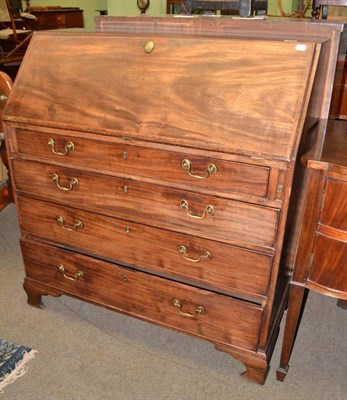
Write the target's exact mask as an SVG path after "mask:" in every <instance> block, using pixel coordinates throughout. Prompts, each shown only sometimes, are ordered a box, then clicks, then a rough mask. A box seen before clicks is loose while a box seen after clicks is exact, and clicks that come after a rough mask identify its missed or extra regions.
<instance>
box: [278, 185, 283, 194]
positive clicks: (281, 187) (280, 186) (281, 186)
mask: <svg viewBox="0 0 347 400" xmlns="http://www.w3.org/2000/svg"><path fill="white" fill-rule="evenodd" d="M282 191H283V185H278V186H277V192H279V193H281V192H282Z"/></svg>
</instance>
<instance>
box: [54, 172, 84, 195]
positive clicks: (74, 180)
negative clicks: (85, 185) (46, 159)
mask: <svg viewBox="0 0 347 400" xmlns="http://www.w3.org/2000/svg"><path fill="white" fill-rule="evenodd" d="M59 179H60V178H59V175H58V174H55V173H54V174H52V181H53V182H55V184H56V185H57V187H58V188H59V189H60V190H64V191H65V192H69V191H70V190H72V189H74V188H76V187H77V186H78V179H77V178H71V180H70V184H69V187H64V186H60V183H59Z"/></svg>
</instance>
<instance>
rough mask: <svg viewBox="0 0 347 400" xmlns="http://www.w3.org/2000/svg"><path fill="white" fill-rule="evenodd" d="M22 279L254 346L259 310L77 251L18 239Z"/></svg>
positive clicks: (225, 340) (169, 324)
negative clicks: (22, 270)
mask: <svg viewBox="0 0 347 400" xmlns="http://www.w3.org/2000/svg"><path fill="white" fill-rule="evenodd" d="M21 246H22V252H23V258H24V264H25V268H26V274H27V277H28V278H30V279H32V280H36V281H38V282H41V283H43V284H46V285H49V286H52V287H54V288H56V289H58V290H59V291H61V292H62V293H65V294H71V295H73V296H76V297H78V298H81V299H84V300H88V301H91V302H95V303H99V304H100V305H103V306H106V307H109V308H113V309H116V310H118V311H121V312H124V313H126V314H130V315H132V316H135V317H138V318H141V319H144V320H147V321H150V322H153V323H156V324H160V325H164V326H167V327H171V328H174V329H176V330H179V331H183V332H187V333H190V334H193V335H195V336H200V337H204V338H206V339H208V340H213V341H216V342H222V343H227V344H230V345H233V346H237V347H242V348H244V349H249V350H256V348H257V343H258V336H259V331H260V326H261V320H262V308H261V307H260V306H258V305H254V304H252V303H248V302H245V301H242V300H237V299H234V298H231V297H229V296H225V295H220V294H216V293H213V292H210V291H207V290H202V289H197V288H194V287H191V286H188V285H185V284H181V283H177V282H172V281H170V280H168V279H164V278H158V277H155V276H152V275H150V274H147V273H143V272H139V271H134V270H131V269H127V268H122V267H119V266H118V265H116V264H113V263H109V262H105V261H101V260H98V259H94V258H91V257H87V256H84V255H81V254H78V253H73V252H70V251H66V250H62V249H59V248H55V247H53V246H48V245H44V244H41V243H37V242H35V241H29V240H22V241H21Z"/></svg>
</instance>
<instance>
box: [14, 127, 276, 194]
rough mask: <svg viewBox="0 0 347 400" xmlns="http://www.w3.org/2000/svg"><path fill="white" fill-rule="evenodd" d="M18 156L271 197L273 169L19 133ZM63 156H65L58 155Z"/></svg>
mask: <svg viewBox="0 0 347 400" xmlns="http://www.w3.org/2000/svg"><path fill="white" fill-rule="evenodd" d="M16 139H17V144H18V151H19V153H20V154H23V155H25V156H27V157H36V158H41V159H44V160H47V161H48V162H53V163H61V164H63V165H65V166H71V167H78V168H91V166H95V168H97V169H98V171H103V172H105V173H109V174H114V175H116V176H123V177H143V178H147V179H150V180H154V181H159V182H162V181H167V182H170V183H173V184H175V185H176V186H186V187H193V188H194V189H196V190H198V189H199V188H200V189H204V190H207V191H211V192H212V191H213V192H216V191H217V192H220V193H225V194H229V193H235V192H236V193H242V194H246V195H251V196H258V197H263V198H266V196H267V191H268V181H269V173H270V168H268V167H261V166H257V165H250V164H245V163H239V162H230V161H223V160H219V159H213V158H208V157H199V156H195V155H192V154H189V153H176V152H171V151H165V150H161V149H160V150H158V149H150V148H146V147H140V146H131V145H125V144H118V143H110V142H104V141H96V140H91V139H85V138H79V137H74V136H69V135H67V134H62V135H57V134H48V133H42V132H34V131H30V130H24V129H17V130H16ZM56 153H61V154H56Z"/></svg>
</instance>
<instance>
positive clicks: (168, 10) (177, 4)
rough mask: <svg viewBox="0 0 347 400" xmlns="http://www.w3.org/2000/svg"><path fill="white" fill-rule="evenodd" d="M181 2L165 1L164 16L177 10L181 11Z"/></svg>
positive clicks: (175, 0) (174, 0) (178, 0)
mask: <svg viewBox="0 0 347 400" xmlns="http://www.w3.org/2000/svg"><path fill="white" fill-rule="evenodd" d="M181 5H182V0H166V14H174V13H175V10H176V9H177V8H178V9H179V10H181Z"/></svg>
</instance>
